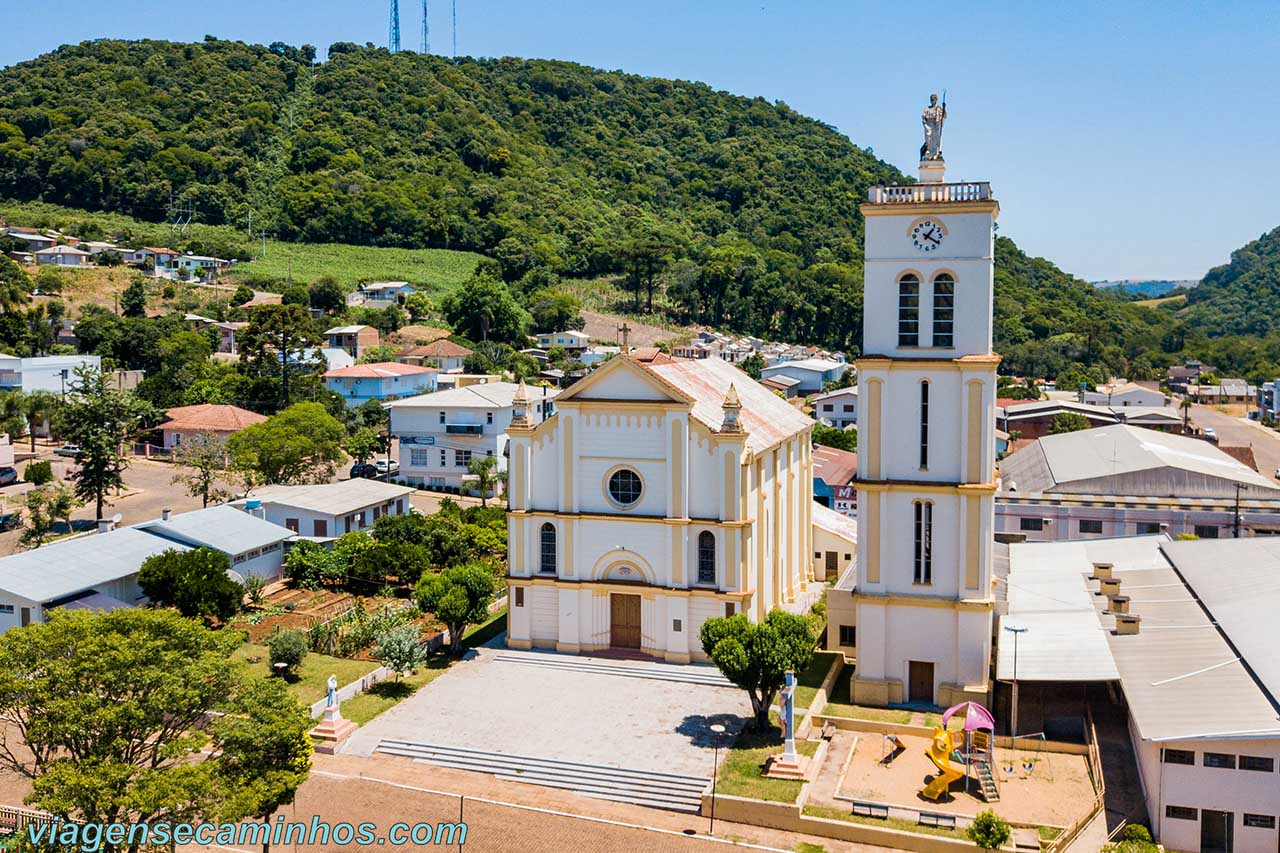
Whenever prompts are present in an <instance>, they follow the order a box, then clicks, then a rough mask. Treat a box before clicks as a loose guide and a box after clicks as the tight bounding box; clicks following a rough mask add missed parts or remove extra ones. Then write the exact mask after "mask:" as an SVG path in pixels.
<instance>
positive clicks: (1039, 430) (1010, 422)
mask: <svg viewBox="0 0 1280 853" xmlns="http://www.w3.org/2000/svg"><path fill="white" fill-rule="evenodd" d="M1068 412H1069V413H1073V414H1077V415H1083V416H1084V418H1085V419H1086V420H1088V421H1089V426H1091V427H1100V426H1110V425H1111V424H1117V423H1120V416H1119V415H1117V414H1116V413H1115V412H1113V411H1112V410H1111V409H1110V408H1108V407H1106V406H1094V405H1090V404H1088V403H1076V402H1073V401H1071V400H1028V401H1026V402H1021V403H1013V404H1011V405H1008V406H1004V407H1002V408H999V409H996V423H997V425H998V426H999V427H1000V429H1002V430H1004V431H1005V432H1009V433H1012V432H1015V431H1016V432H1017V433H1018V434H1019V435H1020V436H1021V437H1022V438H1041V437H1043V436H1046V435H1048V434H1049V430H1050V428H1051V427H1052V426H1053V419H1054V418H1056V417H1057V416H1058V415H1061V414H1063V413H1068Z"/></svg>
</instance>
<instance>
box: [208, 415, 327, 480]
mask: <svg viewBox="0 0 1280 853" xmlns="http://www.w3.org/2000/svg"><path fill="white" fill-rule="evenodd" d="M342 438H343V429H342V424H341V423H339V422H338V420H337V419H336V418H334V417H333V416H332V415H330V414H329V413H328V412H327V411H325V408H324V406H322V405H321V404H319V403H295V404H294V405H292V406H290V407H289V408H287V409H285V410H283V411H281V412H279V413H278V414H275V415H272V416H271V417H270V418H268V419H267V420H266V421H264V422H263V423H259V424H254V425H253V426H250V427H246V428H245V429H242V430H240V431H239V432H236V433H233V434H232V435H231V437H230V438H228V439H227V451H228V452H229V453H230V455H231V464H232V467H234V468H235V469H236V471H237V472H239V473H240V475H241V476H242V477H244V479H245V482H246V484H247V485H249V486H250V488H252V487H253V486H256V485H270V484H276V483H287V484H291V485H292V484H299V483H324V482H327V481H328V480H330V479H331V478H332V477H333V474H334V471H335V470H336V467H337V464H338V463H339V462H340V461H342Z"/></svg>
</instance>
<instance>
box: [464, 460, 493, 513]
mask: <svg viewBox="0 0 1280 853" xmlns="http://www.w3.org/2000/svg"><path fill="white" fill-rule="evenodd" d="M467 473H468V474H470V475H471V476H472V477H474V478H475V488H476V491H478V492H479V493H480V506H488V505H489V496H490V495H491V494H493V491H494V487H495V486H497V485H498V482H499V480H500V479H501V477H500V475H499V473H498V457H496V456H472V457H471V460H470V461H469V462H467Z"/></svg>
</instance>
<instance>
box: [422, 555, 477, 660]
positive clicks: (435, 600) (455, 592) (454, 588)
mask: <svg viewBox="0 0 1280 853" xmlns="http://www.w3.org/2000/svg"><path fill="white" fill-rule="evenodd" d="M493 587H494V583H493V572H492V571H491V570H490V569H489V567H488V566H487V565H486V564H484V563H482V562H480V561H478V560H476V561H472V562H469V563H463V564H462V565H460V566H454V567H452V568H448V569H445V570H444V571H442V572H439V573H438V574H430V575H424V576H423V577H422V579H421V580H420V581H418V586H417V588H416V589H415V590H414V597H415V598H416V599H417V601H418V606H419V607H421V608H422V609H423V610H426V611H428V612H431V613H434V614H435V615H436V618H437V619H439V620H440V621H441V622H443V623H444V624H445V625H446V626H447V627H448V629H449V650H450V651H451V652H452V653H453V654H455V655H457V654H460V653H461V652H462V634H463V632H464V631H465V630H466V628H467V626H468V625H476V624H479V623H480V622H483V621H484V620H485V619H486V618H488V616H489V603H490V602H492V601H493Z"/></svg>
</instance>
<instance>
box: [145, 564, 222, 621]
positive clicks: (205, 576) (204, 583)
mask: <svg viewBox="0 0 1280 853" xmlns="http://www.w3.org/2000/svg"><path fill="white" fill-rule="evenodd" d="M229 571H231V558H230V557H228V556H227V555H226V554H224V553H222V552H221V551H215V550H213V549H212V548H196V549H194V550H191V551H178V550H176V549H170V550H168V551H164V552H163V553H160V554H155V555H153V556H150V557H148V558H147V559H145V560H143V561H142V567H141V568H140V569H139V570H138V586H139V587H140V588H141V589H142V591H143V592H144V593H145V594H146V596H147V598H150V599H151V600H152V601H153V602H155V603H156V604H160V605H163V606H165V607H176V608H177V609H178V612H179V613H181V614H182V615H183V616H188V617H191V618H196V617H199V618H203V619H214V618H216V619H218V620H220V621H222V622H225V621H227V620H228V619H230V618H231V617H232V616H234V615H236V613H237V612H239V610H240V605H241V603H242V602H243V601H244V587H242V586H240V584H238V583H236V582H235V581H233V580H232V579H231V578H230V576H228V575H227V572H229Z"/></svg>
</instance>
